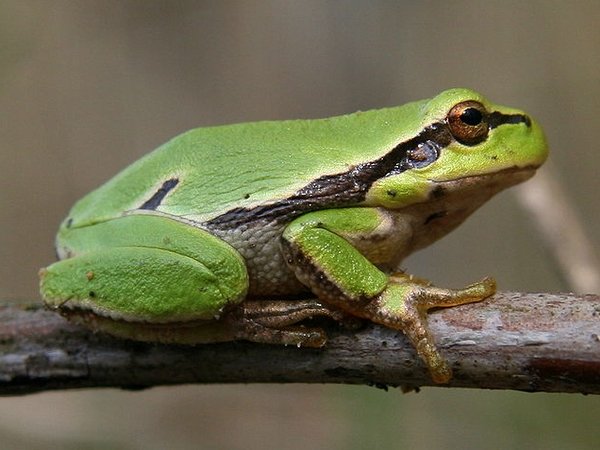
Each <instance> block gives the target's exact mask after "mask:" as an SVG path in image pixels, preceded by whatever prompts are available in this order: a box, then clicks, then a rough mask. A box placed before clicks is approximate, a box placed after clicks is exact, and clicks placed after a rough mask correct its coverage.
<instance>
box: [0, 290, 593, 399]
mask: <svg viewBox="0 0 600 450" xmlns="http://www.w3.org/2000/svg"><path fill="white" fill-rule="evenodd" d="M429 323H430V328H431V331H432V333H433V334H434V336H435V338H436V341H437V342H438V346H439V348H440V350H441V351H442V353H443V354H444V356H445V357H446V358H447V359H448V361H449V362H450V364H451V366H452V368H453V370H454V378H453V379H452V381H451V383H450V386H456V387H477V388H491V389H517V390H525V391H547V392H581V393H590V394H598V393H600V297H599V296H597V295H585V296H574V295H569V294H559V295H555V294H520V293H500V294H497V295H496V296H494V297H493V298H491V299H488V300H486V301H484V302H481V303H478V304H471V305H464V306H460V307H455V308H448V309H444V310H439V311H435V312H434V313H432V314H431V315H430V316H429ZM328 333H329V336H330V340H329V342H328V344H327V345H326V347H324V348H322V349H308V348H295V347H280V346H275V345H260V344H252V343H248V342H231V343H222V344H210V345H200V346H196V347H189V346H188V347H186V346H176V345H156V344H145V343H139V342H131V341H124V340H119V339H115V338H112V337H109V336H105V335H102V334H93V333H90V332H89V331H87V330H86V329H85V328H82V327H80V326H76V325H73V324H70V323H68V322H66V321H65V320H64V319H63V318H62V317H60V316H59V315H58V314H55V313H53V312H50V311H46V310H44V309H43V308H42V307H41V306H39V305H37V304H35V305H22V304H15V303H4V304H3V305H0V395H16V394H26V393H31V392H38V391H44V390H50V389H71V388H89V387H121V388H127V389H138V388H146V387H151V386H158V385H168V384H170V385H172V384H181V383H256V382H261V383H264V382H266V383H273V382H275V383H292V382H296V383H352V384H371V385H376V386H378V387H387V386H403V387H404V388H406V387H418V386H423V385H432V382H431V380H430V378H429V376H428V374H427V371H426V369H425V367H424V365H423V364H422V363H421V361H420V360H419V359H418V358H417V357H416V355H415V352H414V350H413V348H412V347H411V346H410V345H408V343H407V341H406V340H405V338H404V336H403V335H402V334H401V333H396V332H394V331H392V330H389V329H386V328H382V327H378V326H374V325H367V326H365V328H363V329H361V330H358V331H348V330H343V329H340V328H339V327H337V326H335V325H332V328H331V329H330V330H328Z"/></svg>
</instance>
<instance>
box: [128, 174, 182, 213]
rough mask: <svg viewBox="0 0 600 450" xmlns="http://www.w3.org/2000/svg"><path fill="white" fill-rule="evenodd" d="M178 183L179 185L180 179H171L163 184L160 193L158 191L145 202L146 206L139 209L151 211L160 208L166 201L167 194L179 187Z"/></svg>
mask: <svg viewBox="0 0 600 450" xmlns="http://www.w3.org/2000/svg"><path fill="white" fill-rule="evenodd" d="M178 183H179V179H177V178H171V179H169V180H167V181H165V182H164V183H163V184H162V186H161V187H160V189H159V190H158V191H156V192H155V193H154V195H153V196H152V197H150V198H149V199H148V200H146V201H145V202H144V204H143V205H142V206H140V207H139V208H138V209H148V210H151V211H154V210H156V208H158V207H159V205H160V204H161V202H162V201H163V200H164V198H165V197H166V196H167V194H168V193H169V192H170V191H172V190H173V188H174V187H175V186H177V184H178Z"/></svg>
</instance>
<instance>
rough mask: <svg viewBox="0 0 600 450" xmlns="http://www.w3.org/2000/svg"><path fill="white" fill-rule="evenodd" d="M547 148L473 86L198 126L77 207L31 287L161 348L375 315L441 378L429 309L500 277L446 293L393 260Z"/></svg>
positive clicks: (49, 301)
mask: <svg viewBox="0 0 600 450" xmlns="http://www.w3.org/2000/svg"><path fill="white" fill-rule="evenodd" d="M546 156H547V146H546V142H545V139H544V136H543V133H542V131H541V129H540V127H539V125H538V124H537V123H536V122H535V121H534V120H533V119H531V118H530V117H529V116H528V115H526V114H525V113H523V112H522V111H519V110H516V109H512V108H507V107H503V106H498V105H495V104H493V103H490V102H489V101H488V100H487V99H486V98H484V97H483V96H481V95H480V94H478V93H476V92H473V91H471V90H468V89H450V90H447V91H444V92H442V93H440V94H439V95H437V96H436V97H433V98H431V99H427V100H421V101H416V102H412V103H408V104H405V105H403V106H399V107H392V108H386V109H379V110H372V111H365V112H356V113H354V114H349V115H343V116H338V117H331V118H327V119H317V120H286V121H263V122H255V123H243V124H234V125H225V126H216V127H208V128H198V129H194V130H191V131H188V132H186V133H183V134H182V135H180V136H177V137H175V138H174V139H172V140H171V141H169V142H167V143H166V144H164V145H162V146H161V147H159V148H158V149H156V150H155V151H153V152H151V153H149V154H147V155H146V156H145V157H143V158H141V159H140V160H138V161H137V162H135V163H133V164H132V165H131V166H129V167H128V168H126V169H125V170H123V171H122V172H121V173H119V174H118V175H116V176H115V177H114V178H112V179H111V180H109V181H108V182H107V183H106V184H104V185H103V186H101V187H100V188H98V189H96V190H95V191H93V192H91V193H90V194H88V195H87V196H85V197H83V198H82V199H81V200H79V201H78V202H77V203H76V204H75V206H74V207H73V208H72V209H71V211H70V213H69V214H68V216H67V217H66V219H65V220H64V221H63V222H62V224H61V225H60V229H59V231H58V235H57V238H56V249H57V254H58V257H59V261H58V262H56V263H54V264H52V265H50V266H49V267H47V268H45V269H42V270H41V271H40V278H41V282H40V284H41V294H42V297H43V299H44V302H45V303H46V305H47V306H48V307H49V308H51V309H56V310H58V311H59V312H60V313H62V314H63V315H64V316H66V317H67V318H69V319H71V320H74V321H77V322H80V323H84V324H86V325H87V326H89V327H91V328H92V329H94V330H102V331H105V332H108V333H110V334H112V335H116V336H120V337H124V338H129V339H133V340H140V341H156V342H163V343H180V344H198V343H208V342H219V341H231V340H248V341H253V342H260V343H270V344H285V345H297V346H298V347H300V346H306V347H321V346H323V345H324V344H325V343H326V339H327V336H326V333H325V332H324V330H323V329H322V328H319V327H318V326H315V325H314V324H315V322H318V321H315V320H311V319H313V318H320V317H326V318H331V319H334V320H336V321H340V322H342V323H344V322H345V321H347V320H350V321H352V320H354V321H356V320H359V321H364V320H366V321H371V322H374V323H376V324H380V325H383V326H385V327H389V328H392V329H394V330H399V331H402V332H403V333H404V334H405V335H406V336H407V337H408V339H409V341H410V342H411V343H412V345H414V347H415V349H416V352H417V354H418V355H419V356H420V357H421V358H422V359H423V361H424V362H425V364H426V365H427V367H428V369H429V371H430V374H431V376H432V378H433V380H434V381H435V382H437V383H446V382H448V381H449V380H450V378H451V369H450V367H449V364H448V363H447V362H446V360H445V359H444V358H443V357H442V355H441V354H440V352H439V351H438V349H437V348H436V346H435V342H434V339H433V337H432V336H431V334H430V333H429V331H428V327H427V322H426V317H427V310H429V309H430V308H437V307H448V306H454V305H461V304H466V303H471V302H477V301H480V300H482V299H484V298H486V297H488V296H490V295H492V294H493V293H494V292H495V282H494V281H493V280H492V279H491V278H486V279H484V280H482V281H480V282H478V283H475V284H472V285H470V286H468V287H466V288H464V289H458V290H452V289H443V288H438V287H434V286H432V285H430V284H429V283H428V282H426V281H424V280H422V279H418V278H415V277H412V276H410V275H408V274H406V273H404V272H403V271H402V270H400V268H399V267H400V263H401V261H402V260H403V258H405V257H406V256H407V255H409V254H411V253H412V252H414V251H415V250H418V249H420V248H423V247H425V246H427V245H429V244H431V243H432V242H434V241H436V240H437V239H439V238H440V237H442V236H444V235H445V234H447V233H448V232H450V231H451V230H452V229H454V228H455V227H457V226H458V225H459V224H460V223H461V222H462V221H463V220H464V219H465V218H466V217H467V216H469V215H470V214H471V213H472V212H473V211H475V210H476V209H477V208H478V207H479V206H480V205H482V204H483V203H484V202H485V201H487V200H488V199H489V198H490V197H491V196H493V195H494V194H495V193H497V192H499V191H501V190H502V189H504V188H506V187H508V186H511V185H514V184H516V183H519V182H521V181H524V180H526V179H528V178H529V177H530V176H532V175H533V173H534V172H535V170H536V169H537V168H538V167H539V166H540V165H541V164H542V163H543V162H544V160H545V159H546ZM325 320H327V319H325Z"/></svg>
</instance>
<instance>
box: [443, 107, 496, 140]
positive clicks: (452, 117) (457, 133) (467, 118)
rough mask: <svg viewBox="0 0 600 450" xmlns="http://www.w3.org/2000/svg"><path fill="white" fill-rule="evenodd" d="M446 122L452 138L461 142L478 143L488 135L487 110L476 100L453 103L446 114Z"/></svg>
mask: <svg viewBox="0 0 600 450" xmlns="http://www.w3.org/2000/svg"><path fill="white" fill-rule="evenodd" d="M446 122H447V123H448V128H449V129H450V133H452V136H454V139H456V140H457V141H458V142H460V143H461V144H465V145H475V144H479V143H480V142H482V141H484V140H485V138H486V137H487V135H488V129H489V124H488V112H487V111H486V109H485V107H484V106H483V105H482V104H481V103H479V102H476V101H467V102H461V103H458V104H456V105H454V107H453V108H452V109H451V110H450V112H449V113H448V115H447V116H446Z"/></svg>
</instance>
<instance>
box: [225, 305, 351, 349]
mask: <svg viewBox="0 0 600 450" xmlns="http://www.w3.org/2000/svg"><path fill="white" fill-rule="evenodd" d="M320 317H325V318H329V319H333V320H335V321H336V322H340V323H342V324H345V325H348V326H355V325H356V319H354V318H351V317H349V316H347V315H346V314H345V313H343V312H342V311H340V310H338V309H332V308H331V307H329V306H327V305H325V304H323V303H322V302H320V301H319V300H317V299H302V300H249V301H245V302H244V303H242V304H241V305H240V306H239V307H237V308H236V310H235V311H233V312H232V316H231V317H225V318H224V320H225V321H233V322H235V327H236V328H237V332H236V333H237V334H236V338H237V339H244V340H248V341H253V342H260V343H267V344H283V345H296V346H298V347H322V346H323V345H325V343H326V342H327V335H326V333H325V331H324V330H323V329H321V328H318V327H315V326H306V325H302V324H300V322H303V321H307V320H308V321H310V320H313V319H316V318H320Z"/></svg>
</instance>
